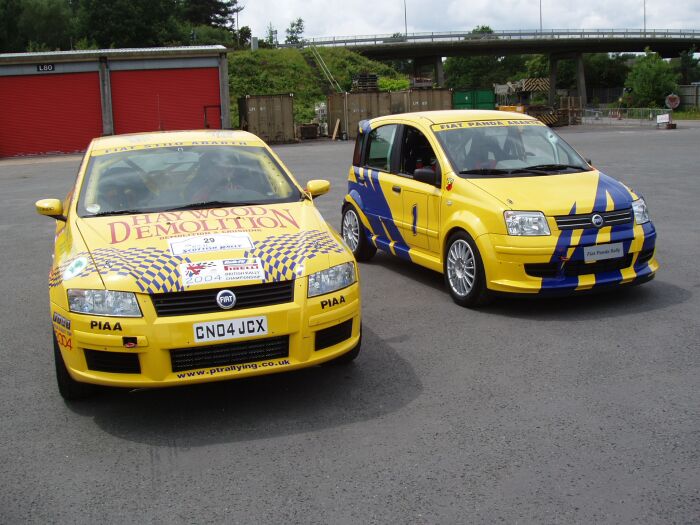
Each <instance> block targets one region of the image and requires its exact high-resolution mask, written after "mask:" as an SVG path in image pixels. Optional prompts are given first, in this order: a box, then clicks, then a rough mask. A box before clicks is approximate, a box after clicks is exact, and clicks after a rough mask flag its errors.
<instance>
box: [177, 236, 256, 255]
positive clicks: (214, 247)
mask: <svg viewBox="0 0 700 525" xmlns="http://www.w3.org/2000/svg"><path fill="white" fill-rule="evenodd" d="M168 244H170V251H171V253H172V254H173V255H191V254H197V253H206V252H216V251H221V250H252V249H253V241H252V240H251V238H250V235H248V234H247V233H213V234H210V235H196V236H192V237H184V238H179V239H170V240H169V241H168Z"/></svg>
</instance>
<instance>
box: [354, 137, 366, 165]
mask: <svg viewBox="0 0 700 525" xmlns="http://www.w3.org/2000/svg"><path fill="white" fill-rule="evenodd" d="M364 138H365V134H364V133H358V134H357V138H356V139H355V151H354V153H353V154H352V165H353V166H360V160H361V159H360V157H361V156H362V142H363V140H364Z"/></svg>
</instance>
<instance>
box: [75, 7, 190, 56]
mask: <svg viewBox="0 0 700 525" xmlns="http://www.w3.org/2000/svg"><path fill="white" fill-rule="evenodd" d="M178 7H179V3H178V0H138V1H136V0H112V1H110V2H104V1H103V0H81V2H80V4H79V9H78V17H79V27H80V35H81V36H82V37H85V38H87V39H88V40H93V41H95V42H96V43H97V44H98V45H99V46H100V47H148V46H161V45H165V44H170V43H180V42H186V41H187V40H188V37H187V34H186V33H185V28H184V27H183V25H182V24H181V23H180V21H179V20H178V18H177V17H176V15H177V14H178Z"/></svg>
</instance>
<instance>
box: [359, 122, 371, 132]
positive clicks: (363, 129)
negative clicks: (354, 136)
mask: <svg viewBox="0 0 700 525" xmlns="http://www.w3.org/2000/svg"><path fill="white" fill-rule="evenodd" d="M358 126H359V128H360V133H362V134H365V133H369V132H370V131H372V126H370V125H369V120H361V121H360V122H359V124H358Z"/></svg>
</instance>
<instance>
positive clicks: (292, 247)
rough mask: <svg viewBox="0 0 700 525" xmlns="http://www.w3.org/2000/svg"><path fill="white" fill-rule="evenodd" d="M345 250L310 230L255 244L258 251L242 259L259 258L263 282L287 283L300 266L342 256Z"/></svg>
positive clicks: (315, 231)
mask: <svg viewBox="0 0 700 525" xmlns="http://www.w3.org/2000/svg"><path fill="white" fill-rule="evenodd" d="M343 251H344V250H343V247H342V246H341V245H340V244H338V242H337V241H336V240H335V239H334V238H333V237H332V236H331V235H330V234H329V233H328V232H321V231H318V230H311V231H307V232H300V233H290V234H287V235H280V236H275V237H267V238H266V239H263V240H261V241H256V242H255V248H253V249H252V250H248V251H246V252H245V253H244V254H243V257H246V258H247V257H260V260H261V261H262V264H263V268H264V271H265V278H264V281H288V280H291V279H294V278H295V277H296V274H295V271H296V267H297V265H299V264H302V263H303V262H304V261H305V260H307V259H313V258H314V257H316V256H317V255H324V254H328V253H343Z"/></svg>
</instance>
